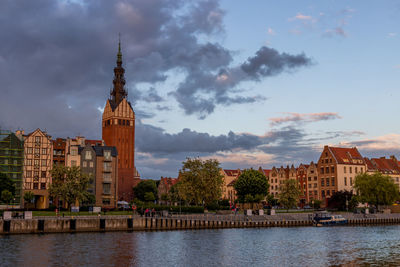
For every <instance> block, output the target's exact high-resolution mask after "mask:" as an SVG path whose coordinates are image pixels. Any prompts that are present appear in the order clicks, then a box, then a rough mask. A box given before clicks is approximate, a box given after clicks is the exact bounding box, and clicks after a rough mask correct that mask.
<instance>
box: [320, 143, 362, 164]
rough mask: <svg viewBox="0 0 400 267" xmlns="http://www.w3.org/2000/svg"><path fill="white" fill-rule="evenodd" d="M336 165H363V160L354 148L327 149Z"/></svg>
mask: <svg viewBox="0 0 400 267" xmlns="http://www.w3.org/2000/svg"><path fill="white" fill-rule="evenodd" d="M328 149H329V150H330V151H331V153H332V154H333V156H334V158H335V159H336V161H337V163H338V164H352V165H364V164H365V162H364V159H363V157H362V156H361V154H360V152H358V149H357V148H356V147H352V148H345V147H328Z"/></svg>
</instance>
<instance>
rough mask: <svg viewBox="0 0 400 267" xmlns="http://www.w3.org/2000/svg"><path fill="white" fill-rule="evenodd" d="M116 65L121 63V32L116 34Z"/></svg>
mask: <svg viewBox="0 0 400 267" xmlns="http://www.w3.org/2000/svg"><path fill="white" fill-rule="evenodd" d="M117 65H118V66H121V65H122V53H121V33H119V34H118V54H117Z"/></svg>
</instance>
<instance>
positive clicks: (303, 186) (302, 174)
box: [296, 164, 309, 207]
mask: <svg viewBox="0 0 400 267" xmlns="http://www.w3.org/2000/svg"><path fill="white" fill-rule="evenodd" d="M308 168H309V165H307V164H300V165H299V167H298V168H297V169H296V179H297V182H298V184H299V190H300V197H299V202H300V207H304V205H305V204H306V203H308V186H307V184H308V183H307V182H308V181H307V170H308Z"/></svg>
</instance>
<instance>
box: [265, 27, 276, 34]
mask: <svg viewBox="0 0 400 267" xmlns="http://www.w3.org/2000/svg"><path fill="white" fill-rule="evenodd" d="M267 33H268V34H269V35H275V31H274V30H273V29H271V28H268V30H267Z"/></svg>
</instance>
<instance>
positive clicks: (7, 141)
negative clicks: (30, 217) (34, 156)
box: [0, 130, 24, 206]
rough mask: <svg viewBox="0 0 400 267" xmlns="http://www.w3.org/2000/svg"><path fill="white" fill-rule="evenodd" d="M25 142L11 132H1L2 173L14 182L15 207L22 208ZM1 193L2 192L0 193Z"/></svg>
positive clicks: (0, 164) (0, 169)
mask: <svg viewBox="0 0 400 267" xmlns="http://www.w3.org/2000/svg"><path fill="white" fill-rule="evenodd" d="M23 166H24V141H23V138H22V137H21V139H20V138H18V137H17V136H16V135H15V134H14V133H12V132H11V131H4V130H0V173H3V174H5V175H6V176H7V177H8V178H10V179H11V180H12V181H13V182H14V186H15V194H14V198H13V200H12V203H11V204H13V205H16V206H21V205H22V204H23V199H22V182H23V173H24V167H23ZM0 193H1V192H0Z"/></svg>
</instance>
